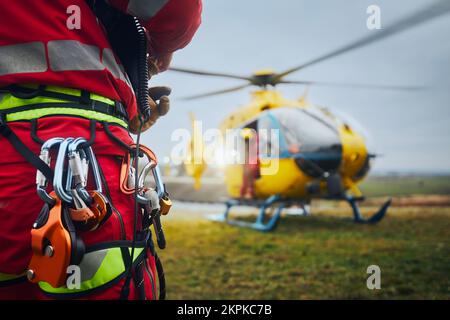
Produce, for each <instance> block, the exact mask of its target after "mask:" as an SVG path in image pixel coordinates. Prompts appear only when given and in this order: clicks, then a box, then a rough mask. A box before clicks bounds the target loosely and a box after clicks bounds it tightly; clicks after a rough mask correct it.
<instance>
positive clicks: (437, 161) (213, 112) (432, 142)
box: [143, 0, 450, 172]
mask: <svg viewBox="0 0 450 320" xmlns="http://www.w3.org/2000/svg"><path fill="white" fill-rule="evenodd" d="M203 2H204V10H203V24H202V26H201V27H200V30H199V31H198V33H197V35H196V37H195V38H194V40H193V41H192V43H191V44H190V45H189V46H188V47H187V48H185V49H184V50H181V51H179V52H177V53H176V55H175V58H174V61H173V65H174V66H179V67H186V68H197V69H204V70H211V71H222V72H230V73H237V74H243V75H250V74H251V73H252V72H253V71H256V70H258V69H262V68H272V69H275V70H277V71H282V70H285V69H288V68H290V67H292V66H296V65H298V64H301V63H302V62H306V61H308V60H309V59H311V58H315V57H317V56H319V55H321V54H324V53H327V52H328V51H330V50H333V49H335V48H337V47H340V46H342V45H344V44H346V43H348V42H351V41H353V40H355V39H357V38H359V37H362V36H365V35H368V34H370V33H371V32H377V31H376V30H372V31H370V30H368V29H367V27H366V19H367V14H366V9H367V7H368V6H369V5H371V4H376V5H378V6H379V7H380V8H381V24H382V27H383V26H387V25H389V24H390V23H392V22H394V21H396V20H398V19H399V18H401V17H403V16H405V15H408V14H409V13H411V12H414V11H415V10H417V9H420V8H421V7H424V6H426V5H427V4H429V3H430V2H431V1H430V0H378V1H376V0H371V1H368V0H276V1H275V0H272V1H269V0H239V1H238V0H204V1H203ZM449 39H450V15H447V16H443V17H440V18H438V19H436V20H434V21H432V22H428V23H426V24H423V25H420V26H418V27H414V28H412V29H410V30H407V31H405V32H404V33H402V34H399V35H395V36H393V37H390V38H388V39H386V40H383V41H381V42H377V43H374V44H372V45H370V46H368V47H365V48H362V49H358V50H355V51H353V52H350V53H346V54H343V55H341V56H339V57H337V58H334V59H331V60H328V61H326V62H323V63H320V64H317V65H315V66H312V67H310V68H307V69H305V70H304V71H301V72H297V73H295V74H293V75H291V76H290V78H291V79H301V80H322V81H330V82H357V83H373V84H393V85H425V86H428V87H430V88H429V89H427V90H423V91H419V92H393V91H376V90H363V89H357V90H355V89H343V88H330V87H311V88H310V93H309V97H308V99H309V101H310V102H311V103H313V104H318V105H323V106H327V107H329V108H330V109H334V110H339V111H341V112H344V113H346V114H349V115H351V116H352V117H353V118H356V119H357V120H358V121H359V122H360V123H361V124H362V125H363V126H364V127H365V128H366V129H367V131H368V132H369V133H370V135H371V139H372V145H373V147H374V149H375V151H376V152H377V153H380V154H383V157H381V158H379V159H377V161H376V164H375V169H376V170H378V171H388V170H399V171H428V172H430V171H432V172H446V171H447V172H450V40H449ZM152 82H153V84H155V85H156V84H168V85H170V86H171V87H172V88H173V95H172V109H171V111H170V113H169V114H168V115H167V116H166V117H165V118H162V119H160V120H159V122H158V123H157V124H156V125H155V126H154V127H153V128H152V129H150V130H149V131H148V132H146V133H145V134H144V138H143V139H144V142H145V143H146V144H147V145H148V146H150V147H152V148H153V149H154V150H155V151H156V152H157V154H158V155H159V158H160V159H163V157H164V156H167V155H169V154H170V150H171V148H172V147H173V146H174V145H175V143H174V142H171V141H170V135H171V133H172V132H173V130H175V129H177V128H189V126H190V123H189V118H188V112H189V111H193V112H194V113H195V114H196V115H197V118H198V119H199V120H202V121H203V126H204V128H205V129H207V128H213V127H217V126H218V124H219V123H220V121H221V120H222V119H223V118H224V117H225V116H226V115H227V114H228V113H229V112H230V111H232V110H234V109H236V108H237V107H238V106H239V105H242V104H245V103H246V102H248V100H249V92H250V91H251V90H252V89H251V88H250V89H247V90H243V91H241V92H236V93H231V94H227V95H222V96H217V97H212V98H206V99H202V100H197V101H189V102H186V101H182V100H180V99H179V98H180V97H182V96H186V95H190V94H196V93H202V92H205V91H211V90H216V89H222V88H226V87H230V86H234V85H239V84H241V82H239V81H238V80H232V79H218V78H206V77H196V76H190V75H183V74H179V73H173V72H166V73H164V74H162V75H159V76H157V77H154V78H153V79H152ZM278 89H279V90H280V91H282V92H283V93H284V95H285V96H286V97H287V98H292V99H296V98H298V97H299V96H300V95H302V93H303V91H304V88H303V87H301V86H280V87H279V88H278Z"/></svg>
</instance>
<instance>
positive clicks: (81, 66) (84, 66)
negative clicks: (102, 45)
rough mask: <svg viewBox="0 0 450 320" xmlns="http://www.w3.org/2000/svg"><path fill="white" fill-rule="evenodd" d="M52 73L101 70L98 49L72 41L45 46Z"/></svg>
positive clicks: (60, 41) (53, 42) (59, 41)
mask: <svg viewBox="0 0 450 320" xmlns="http://www.w3.org/2000/svg"><path fill="white" fill-rule="evenodd" d="M47 48H48V59H49V61H50V68H51V69H52V70H53V71H79V70H86V71H87V70H103V69H105V66H104V65H103V64H102V63H101V62H100V49H99V48H98V47H96V46H91V45H87V44H83V43H81V42H79V41H74V40H55V41H49V43H48V44H47Z"/></svg>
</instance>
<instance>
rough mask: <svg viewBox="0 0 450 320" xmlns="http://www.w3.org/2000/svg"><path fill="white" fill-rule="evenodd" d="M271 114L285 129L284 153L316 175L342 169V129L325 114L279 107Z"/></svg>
mask: <svg viewBox="0 0 450 320" xmlns="http://www.w3.org/2000/svg"><path fill="white" fill-rule="evenodd" d="M270 113H271V114H270V115H271V116H272V118H275V119H276V122H277V123H278V126H279V128H280V130H281V136H280V139H281V141H280V152H281V153H280V154H281V155H288V156H289V157H293V158H295V160H296V163H297V165H298V166H299V167H300V168H301V169H302V170H303V171H304V172H305V173H307V174H308V175H310V176H313V177H321V176H323V175H324V173H325V172H328V173H329V172H333V171H336V170H337V169H338V168H339V165H340V162H341V158H342V145H341V141H340V136H339V132H338V130H337V129H336V127H335V124H334V123H333V122H332V121H330V120H329V119H328V118H325V116H324V115H323V114H322V113H320V112H315V110H314V109H297V108H295V109H294V108H282V109H276V110H273V111H271V112H270ZM272 121H273V119H272ZM273 126H276V124H275V122H274V124H273Z"/></svg>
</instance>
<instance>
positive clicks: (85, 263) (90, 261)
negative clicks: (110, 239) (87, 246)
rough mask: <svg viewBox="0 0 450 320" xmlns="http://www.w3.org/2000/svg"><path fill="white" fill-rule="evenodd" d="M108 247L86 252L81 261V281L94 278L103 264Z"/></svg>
mask: <svg viewBox="0 0 450 320" xmlns="http://www.w3.org/2000/svg"><path fill="white" fill-rule="evenodd" d="M107 253H108V249H104V250H98V251H93V252H89V253H86V254H85V255H84V256H83V260H81V263H80V269H81V282H83V281H86V280H90V279H92V278H93V277H94V276H95V274H96V273H97V271H98V269H100V266H101V265H102V262H103V260H104V259H105V257H106V254H107Z"/></svg>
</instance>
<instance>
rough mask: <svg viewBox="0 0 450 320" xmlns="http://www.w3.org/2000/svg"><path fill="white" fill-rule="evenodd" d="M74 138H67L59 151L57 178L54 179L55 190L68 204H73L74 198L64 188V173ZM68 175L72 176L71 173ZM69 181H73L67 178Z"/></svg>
mask: <svg viewBox="0 0 450 320" xmlns="http://www.w3.org/2000/svg"><path fill="white" fill-rule="evenodd" d="M73 140H74V139H73V138H66V139H65V140H64V141H63V142H61V144H60V146H59V150H58V157H57V159H56V164H55V177H54V179H53V190H55V193H56V195H57V196H58V197H59V198H60V199H61V201H64V202H66V203H69V204H70V203H72V201H73V198H72V195H71V194H68V193H67V192H66V190H65V188H64V186H63V173H64V163H65V160H66V156H67V148H68V147H69V145H70V144H71V143H72V141H73ZM68 175H71V173H70V174H69V172H68ZM67 179H72V178H71V177H67Z"/></svg>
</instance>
